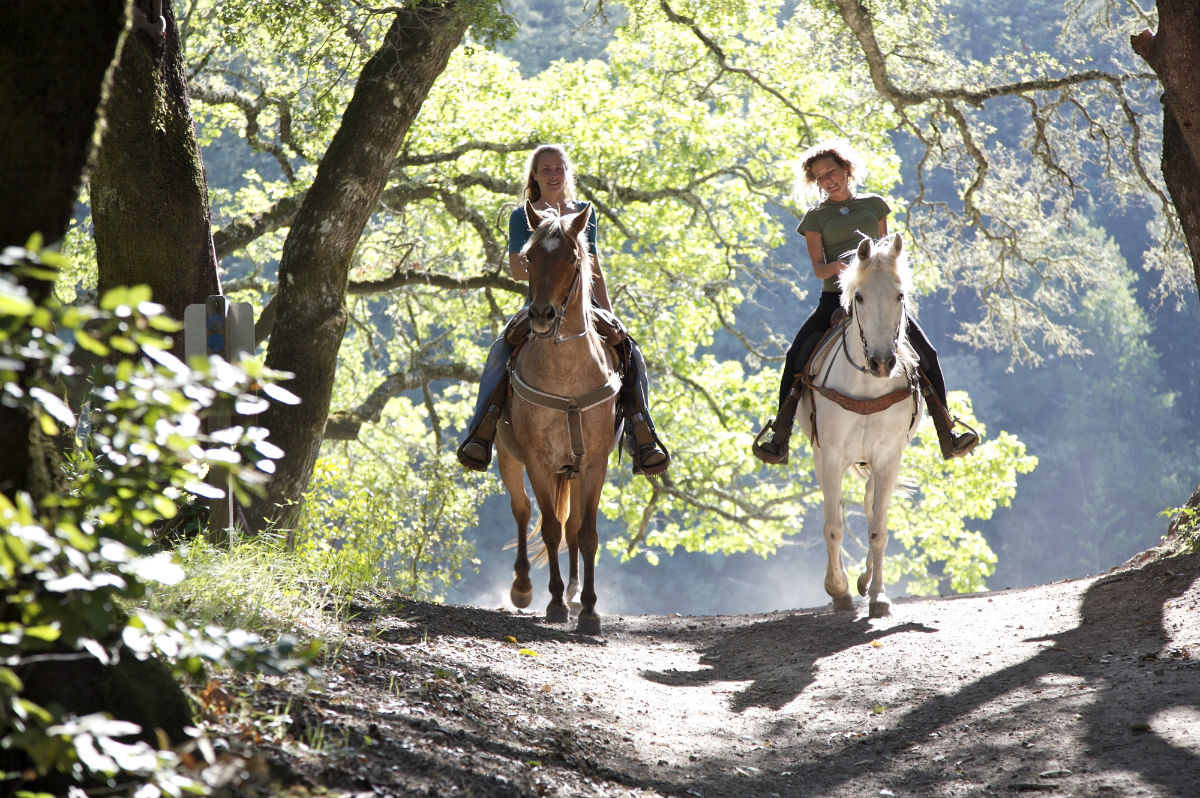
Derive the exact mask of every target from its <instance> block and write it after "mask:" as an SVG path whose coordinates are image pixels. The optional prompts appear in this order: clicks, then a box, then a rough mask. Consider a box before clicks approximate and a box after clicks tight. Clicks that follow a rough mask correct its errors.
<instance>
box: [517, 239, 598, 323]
mask: <svg viewBox="0 0 1200 798" xmlns="http://www.w3.org/2000/svg"><path fill="white" fill-rule="evenodd" d="M563 237H564V238H565V236H563ZM582 273H583V258H581V257H580V256H579V243H578V242H575V276H574V277H572V278H571V287H570V288H568V289H567V295H566V296H565V297H563V301H562V304H561V305H559V306H558V312H557V313H555V314H554V323H553V324H552V325H551V327H550V329H549V330H548V331H546V332H545V333H538V332H535V331H534V330H533V329H532V328H531V329H530V331H529V332H530V334H531V335H533V337H535V338H549V337H551V336H553V339H554V344H555V346H557V345H558V344H561V343H563V342H564V341H574V340H575V339H576V338H583V337H584V336H585V335H587V334H588V326H587V318H586V313H587V311H586V309H585V310H584V314H585V318H584V322H583V332H580V333H576V334H575V335H568V336H566V337H563V336H562V334H561V333H560V332H559V330H560V329H561V328H562V323H563V319H565V318H566V317H567V305H568V304H570V302H571V297H572V296H574V294H575V287H576V286H577V285H579V278H580V275H581V274H582ZM531 298H532V292H531Z"/></svg>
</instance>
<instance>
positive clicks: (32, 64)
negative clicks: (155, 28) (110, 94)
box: [0, 0, 128, 247]
mask: <svg viewBox="0 0 1200 798" xmlns="http://www.w3.org/2000/svg"><path fill="white" fill-rule="evenodd" d="M127 5H128V0H90V2H89V1H87V0H6V1H5V2H4V3H2V4H0V108H3V109H4V113H2V114H0V247H5V246H13V245H15V246H24V245H25V243H26V242H27V241H28V240H29V236H30V235H32V234H33V233H41V234H42V235H43V237H44V239H45V241H46V243H47V244H53V243H55V242H57V241H59V240H60V239H61V238H62V237H63V235H65V234H66V231H67V226H68V224H69V223H70V221H71V214H72V212H73V210H74V207H75V200H76V197H77V196H78V194H79V187H80V185H81V182H82V180H83V178H84V176H85V171H86V170H85V166H86V164H87V162H88V158H89V155H90V154H91V152H92V149H93V134H94V133H95V132H96V129H97V124H96V122H97V113H98V111H99V108H100V100H101V93H102V87H103V85H104V82H105V76H106V74H107V72H108V68H109V65H110V64H111V63H112V61H113V54H114V53H115V52H116V49H117V43H118V41H119V39H120V36H121V32H122V31H123V30H124V27H125V9H126V6H127Z"/></svg>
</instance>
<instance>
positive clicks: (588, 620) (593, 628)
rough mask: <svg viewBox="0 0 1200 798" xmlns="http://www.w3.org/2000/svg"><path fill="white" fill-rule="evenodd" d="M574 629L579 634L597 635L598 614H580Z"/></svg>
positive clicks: (598, 626)
mask: <svg viewBox="0 0 1200 798" xmlns="http://www.w3.org/2000/svg"><path fill="white" fill-rule="evenodd" d="M575 631H576V632H577V633H579V634H581V635H592V636H593V637H595V636H598V635H599V634H600V616H599V615H597V614H596V613H594V612H593V613H592V614H591V615H582V614H581V615H580V616H579V624H578V625H577V626H576V627H575Z"/></svg>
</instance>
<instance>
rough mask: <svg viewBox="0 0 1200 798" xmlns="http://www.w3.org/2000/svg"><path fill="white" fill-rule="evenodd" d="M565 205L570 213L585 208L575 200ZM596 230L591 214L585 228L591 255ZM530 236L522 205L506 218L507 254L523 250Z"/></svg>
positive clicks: (530, 231) (585, 204)
mask: <svg viewBox="0 0 1200 798" xmlns="http://www.w3.org/2000/svg"><path fill="white" fill-rule="evenodd" d="M567 204H568V205H570V207H571V212H572V213H576V212H578V211H581V210H583V209H584V208H586V207H587V203H586V202H577V201H576V200H567ZM596 229H597V225H596V214H595V213H594V212H593V213H592V216H591V218H590V219H588V226H587V240H588V252H591V253H592V255H595V254H596ZM531 235H533V231H532V230H530V229H529V220H528V219H526V218H525V205H524V204H523V203H522V204H521V205H519V206H517V209H516V210H515V211H513V212H512V215H511V216H509V217H508V254H510V255H515V254H517V253H518V252H520V251H521V250H522V249H524V248H525V244H527V243H528V242H529V237H530V236H531Z"/></svg>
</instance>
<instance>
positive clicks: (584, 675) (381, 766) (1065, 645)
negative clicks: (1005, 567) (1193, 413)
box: [248, 555, 1200, 798]
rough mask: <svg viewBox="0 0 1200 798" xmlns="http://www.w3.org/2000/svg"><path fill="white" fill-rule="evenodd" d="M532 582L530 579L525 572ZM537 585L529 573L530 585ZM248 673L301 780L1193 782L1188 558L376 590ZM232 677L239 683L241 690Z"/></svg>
mask: <svg viewBox="0 0 1200 798" xmlns="http://www.w3.org/2000/svg"><path fill="white" fill-rule="evenodd" d="M535 584H536V583H535ZM541 601H542V599H541V598H540V597H537V594H535V602H538V603H540V602H541ZM356 609H357V612H358V614H357V617H356V618H355V619H354V620H353V621H352V622H351V623H350V624H349V625H348V627H346V628H344V629H343V632H344V634H346V635H347V636H346V638H345V640H344V642H343V644H342V645H341V647H340V648H339V649H338V652H337V656H336V658H335V659H334V660H333V661H332V664H331V666H330V667H329V668H328V680H327V683H326V684H325V685H324V686H323V688H321V689H317V690H309V691H308V692H305V691H304V686H303V685H302V684H301V683H299V682H298V681H296V680H295V679H293V680H291V681H281V682H279V683H277V684H276V685H274V686H272V687H269V688H267V689H260V690H259V691H258V692H257V693H255V694H253V702H254V704H255V705H257V706H258V707H259V711H260V712H261V711H279V710H271V709H270V708H271V707H276V708H283V707H286V708H287V712H288V718H289V720H290V725H286V727H284V726H282V725H281V732H280V734H279V736H278V737H277V738H275V739H270V740H266V741H265V742H264V743H263V744H261V745H260V746H259V747H258V750H259V751H261V752H265V754H266V757H267V758H268V759H269V760H271V761H272V762H273V764H274V765H275V777H274V778H275V781H276V785H277V786H279V785H283V786H286V785H289V784H290V785H291V786H292V788H293V789H295V790H298V791H299V792H300V793H301V794H303V793H304V792H307V791H308V790H314V789H315V790H319V789H321V788H325V789H328V790H330V791H332V792H333V794H353V795H437V796H452V795H473V796H509V795H512V796H516V795H521V796H543V795H544V796H576V795H581V796H680V797H681V798H683V797H685V796H695V797H696V798H716V797H717V796H738V797H739V798H743V797H745V796H764V797H765V796H774V795H778V796H804V797H805V798H809V797H810V796H831V797H832V796H839V797H841V798H867V797H868V796H870V797H871V798H875V797H876V796H912V797H913V798H929V797H930V796H992V795H995V796H1012V795H1020V794H1036V795H1050V796H1076V797H1078V796H1122V797H1124V796H1161V797H1162V798H1197V796H1200V556H1197V555H1190V556H1187V557H1178V558H1172V559H1166V560H1157V561H1150V562H1147V563H1146V564H1144V565H1141V566H1129V567H1127V568H1125V569H1122V570H1119V571H1116V572H1113V573H1111V574H1108V575H1105V576H1102V577H1098V578H1093V579H1087V580H1078V581H1070V582H1062V583H1056V584H1053V585H1047V586H1042V587H1036V588H1030V589H1025V590H1011V591H1003V592H995V593H986V594H979V595H974V596H967V597H957V598H950V599H938V600H899V601H897V602H896V605H895V607H894V609H893V617H891V618H889V619H884V620H869V619H867V618H865V617H863V616H864V615H865V611H864V610H862V609H860V610H859V614H858V616H857V617H848V616H846V615H835V614H834V613H833V612H832V611H830V610H827V609H824V608H822V609H814V610H801V611H794V612H786V613H774V614H769V615H751V616H728V617H669V618H666V617H654V616H637V617H607V618H605V630H604V632H605V633H604V636H603V637H602V638H589V637H581V636H577V635H573V634H571V633H569V632H568V631H565V630H562V629H560V628H555V627H551V626H547V625H546V624H544V623H541V622H540V621H539V620H537V619H536V618H535V617H531V616H528V615H525V616H515V615H512V614H509V613H504V612H498V611H493V610H482V609H474V608H465V607H444V606H437V605H430V604H421V603H412V602H407V601H403V600H395V599H383V600H381V601H380V602H378V603H372V604H371V605H370V606H362V607H358V608H356ZM248 695H249V694H248Z"/></svg>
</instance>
